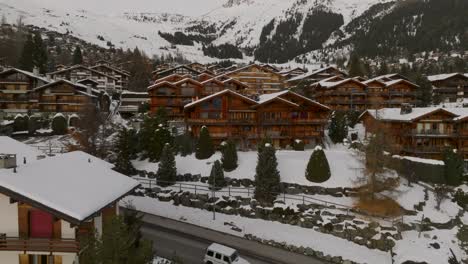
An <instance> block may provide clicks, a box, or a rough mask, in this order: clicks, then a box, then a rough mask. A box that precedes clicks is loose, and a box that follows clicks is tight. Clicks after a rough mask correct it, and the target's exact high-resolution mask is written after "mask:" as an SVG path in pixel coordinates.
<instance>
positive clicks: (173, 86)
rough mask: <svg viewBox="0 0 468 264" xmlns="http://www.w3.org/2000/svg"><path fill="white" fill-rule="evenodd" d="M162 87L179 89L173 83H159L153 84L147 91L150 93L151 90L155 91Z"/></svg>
mask: <svg viewBox="0 0 468 264" xmlns="http://www.w3.org/2000/svg"><path fill="white" fill-rule="evenodd" d="M161 86H170V87H172V88H177V86H176V85H174V84H173V83H171V82H168V81H162V82H158V83H155V84H153V85H150V86H149V87H148V88H147V90H148V91H149V90H153V89H155V88H158V87H161Z"/></svg>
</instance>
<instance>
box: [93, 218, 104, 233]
mask: <svg viewBox="0 0 468 264" xmlns="http://www.w3.org/2000/svg"><path fill="white" fill-rule="evenodd" d="M94 228H96V231H97V233H98V234H99V235H102V214H100V215H99V216H97V217H94Z"/></svg>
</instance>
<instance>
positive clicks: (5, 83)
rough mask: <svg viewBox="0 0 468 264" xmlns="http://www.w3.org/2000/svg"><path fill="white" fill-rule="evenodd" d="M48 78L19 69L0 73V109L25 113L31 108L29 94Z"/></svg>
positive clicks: (6, 111) (45, 82)
mask: <svg viewBox="0 0 468 264" xmlns="http://www.w3.org/2000/svg"><path fill="white" fill-rule="evenodd" d="M48 83H49V80H47V79H46V78H44V77H42V76H39V75H38V74H35V73H32V72H28V71H23V70H19V69H14V68H12V69H7V70H5V71H3V72H1V73H0V111H3V112H5V113H27V112H28V111H29V110H31V105H30V103H29V95H30V93H31V91H33V90H34V89H35V88H37V87H40V86H43V85H45V84H48Z"/></svg>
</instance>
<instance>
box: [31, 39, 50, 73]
mask: <svg viewBox="0 0 468 264" xmlns="http://www.w3.org/2000/svg"><path fill="white" fill-rule="evenodd" d="M33 43H34V48H33V63H34V66H35V67H37V68H38V69H39V72H40V73H42V74H44V73H46V71H47V49H46V47H45V45H44V42H43V41H42V36H41V33H40V32H38V31H37V32H36V33H34V39H33Z"/></svg>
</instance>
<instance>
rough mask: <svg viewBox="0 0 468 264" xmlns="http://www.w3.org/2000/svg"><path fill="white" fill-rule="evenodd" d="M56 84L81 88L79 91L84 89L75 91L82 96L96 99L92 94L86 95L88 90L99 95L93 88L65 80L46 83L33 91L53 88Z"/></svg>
mask: <svg viewBox="0 0 468 264" xmlns="http://www.w3.org/2000/svg"><path fill="white" fill-rule="evenodd" d="M58 83H67V84H69V85H71V86H73V87H75V88H81V89H84V90H83V91H82V90H79V89H76V91H77V92H79V93H81V94H84V95H88V96H92V97H96V96H95V95H93V94H89V93H88V90H90V91H91V92H92V93H96V94H99V93H101V92H100V91H99V90H97V89H94V88H91V87H89V86H86V85H84V84H81V83H74V82H71V81H69V80H66V79H59V80H56V81H53V82H51V83H48V84H45V85H42V86H39V87H36V88H34V91H37V90H41V89H44V88H47V87H49V86H53V85H55V84H58Z"/></svg>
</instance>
